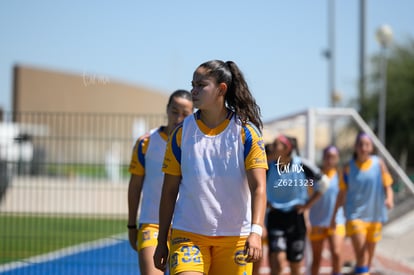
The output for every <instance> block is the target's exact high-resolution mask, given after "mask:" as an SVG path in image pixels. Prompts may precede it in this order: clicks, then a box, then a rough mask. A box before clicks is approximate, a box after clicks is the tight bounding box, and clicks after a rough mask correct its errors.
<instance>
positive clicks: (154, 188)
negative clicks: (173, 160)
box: [129, 127, 167, 224]
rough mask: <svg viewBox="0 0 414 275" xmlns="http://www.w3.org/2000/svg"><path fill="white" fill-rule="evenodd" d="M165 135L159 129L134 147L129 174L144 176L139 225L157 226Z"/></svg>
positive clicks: (139, 140)
mask: <svg viewBox="0 0 414 275" xmlns="http://www.w3.org/2000/svg"><path fill="white" fill-rule="evenodd" d="M166 144H167V135H166V134H165V133H163V132H162V129H161V127H160V128H158V129H154V130H152V131H150V134H149V135H145V136H143V137H141V138H139V139H138V140H137V142H136V144H135V146H134V150H133V153H132V158H131V164H130V166H129V172H130V173H131V174H134V175H138V176H145V177H144V182H143V187H142V197H141V198H142V199H141V208H140V214H139V223H153V224H158V222H159V221H158V214H159V211H158V209H159V203H160V198H161V190H162V184H163V181H164V174H163V173H162V171H161V168H162V161H163V159H164V153H165V147H166Z"/></svg>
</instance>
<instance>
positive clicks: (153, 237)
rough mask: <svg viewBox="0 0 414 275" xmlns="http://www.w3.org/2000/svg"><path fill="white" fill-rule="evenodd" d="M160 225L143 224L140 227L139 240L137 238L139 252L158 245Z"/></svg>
mask: <svg viewBox="0 0 414 275" xmlns="http://www.w3.org/2000/svg"><path fill="white" fill-rule="evenodd" d="M158 231H159V226H158V224H152V223H143V224H140V225H139V229H138V238H137V249H138V251H140V250H142V249H144V248H146V247H151V246H153V247H156V246H157V244H158V240H157V238H158Z"/></svg>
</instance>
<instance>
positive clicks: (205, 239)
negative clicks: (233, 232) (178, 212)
mask: <svg viewBox="0 0 414 275" xmlns="http://www.w3.org/2000/svg"><path fill="white" fill-rule="evenodd" d="M246 239H247V236H235V237H210V236H204V235H199V234H194V233H190V232H186V231H182V230H176V229H173V231H172V236H171V251H170V274H172V275H173V274H178V273H180V272H185V271H196V272H202V273H204V274H209V275H222V274H234V275H247V274H251V273H252V268H253V264H252V263H247V262H246V260H245V259H246V256H245V255H244V245H245V243H246Z"/></svg>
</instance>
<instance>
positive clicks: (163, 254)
mask: <svg viewBox="0 0 414 275" xmlns="http://www.w3.org/2000/svg"><path fill="white" fill-rule="evenodd" d="M168 253H169V251H168V246H167V244H162V243H160V242H158V245H157V247H156V248H155V253H154V266H155V267H156V268H157V269H159V270H161V271H165V270H166V269H167V263H168Z"/></svg>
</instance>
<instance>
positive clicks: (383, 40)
mask: <svg viewBox="0 0 414 275" xmlns="http://www.w3.org/2000/svg"><path fill="white" fill-rule="evenodd" d="M376 37H377V40H378V42H379V43H380V45H381V68H380V69H381V80H382V85H381V91H380V93H379V99H378V137H379V140H380V141H381V142H382V144H384V146H385V117H386V111H387V49H388V47H389V46H390V45H391V42H392V29H391V27H390V26H388V25H382V26H380V27H379V28H378V29H377V32H376Z"/></svg>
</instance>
